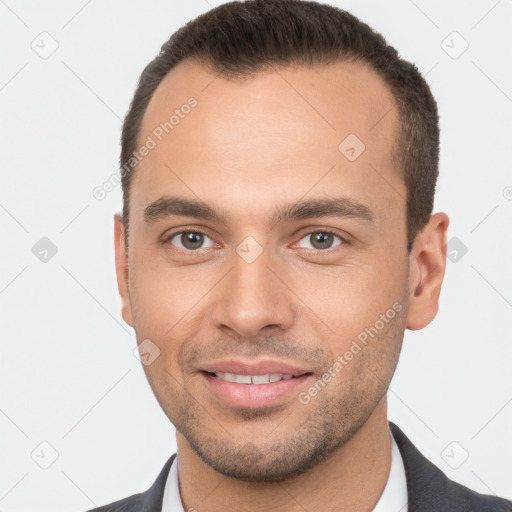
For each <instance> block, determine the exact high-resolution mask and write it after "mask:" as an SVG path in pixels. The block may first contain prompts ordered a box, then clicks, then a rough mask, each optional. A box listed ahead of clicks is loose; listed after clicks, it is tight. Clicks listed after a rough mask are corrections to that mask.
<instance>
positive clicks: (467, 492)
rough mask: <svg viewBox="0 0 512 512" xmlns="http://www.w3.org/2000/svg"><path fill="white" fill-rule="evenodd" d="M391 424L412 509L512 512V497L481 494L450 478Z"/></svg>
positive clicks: (442, 511)
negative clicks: (505, 497)
mask: <svg viewBox="0 0 512 512" xmlns="http://www.w3.org/2000/svg"><path fill="white" fill-rule="evenodd" d="M389 427H390V429H391V432H392V434H393V437H394V438H395V441H396V443H397V445H398V448H399V449H400V453H401V455H402V459H403V463H404V468H405V473H406V480H407V495H408V500H409V510H417V511H423V510H425V511H427V510H429V511H436V512H458V511H464V512H473V511H474V512H512V501H509V500H506V499H504V498H499V497H497V496H491V495H489V494H480V493H478V492H476V491H473V490H472V489H469V488H468V487H465V486H464V485H461V484H459V483H457V482H454V481H453V480H450V479H449V478H448V477H447V476H446V475H445V474H444V473H443V472H442V471H441V470H440V469H439V468H438V467H437V466H435V465H434V464H432V462H430V461H429V460H428V459H427V458H425V457H424V456H423V455H422V454H421V453H420V452H419V450H418V449H417V448H416V447H415V446H414V444H413V443H412V442H411V441H410V440H409V438H408V437H407V436H406V435H405V434H404V433H403V432H402V431H401V430H400V428H398V427H397V426H396V425H395V424H394V423H392V422H389Z"/></svg>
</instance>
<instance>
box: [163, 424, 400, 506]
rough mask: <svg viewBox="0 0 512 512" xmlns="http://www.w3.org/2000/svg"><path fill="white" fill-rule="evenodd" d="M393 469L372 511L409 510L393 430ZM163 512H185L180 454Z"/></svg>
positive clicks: (169, 476) (167, 484) (173, 470)
mask: <svg viewBox="0 0 512 512" xmlns="http://www.w3.org/2000/svg"><path fill="white" fill-rule="evenodd" d="M389 435H390V437H391V470H390V472H389V477H388V481H387V483H386V487H385V488H384V491H383V493H382V494H381V496H380V498H379V501H378V502H377V504H376V505H375V507H374V508H373V510H372V512H389V511H390V510H393V511H396V512H407V481H406V477H405V468H404V463H403V460H402V455H401V454H400V450H399V448H398V445H397V444H396V441H395V439H394V437H393V434H392V433H391V431H390V432H389ZM162 512H185V510H184V508H183V504H182V503H181V498H180V491H179V483H178V456H177V455H176V457H175V458H174V460H173V462H172V465H171V469H170V471H169V475H168V476H167V481H166V484H165V490H164V499H163V502H162Z"/></svg>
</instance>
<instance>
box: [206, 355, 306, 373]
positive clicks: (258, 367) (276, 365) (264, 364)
mask: <svg viewBox="0 0 512 512" xmlns="http://www.w3.org/2000/svg"><path fill="white" fill-rule="evenodd" d="M201 369H202V370H203V371H205V372H210V373H217V372H221V373H234V374H236V375H266V374H267V373H282V374H283V375H295V376H298V375H304V374H305V373H310V371H309V370H307V369H304V368H301V367H299V366H295V365H290V364H287V363H283V362H281V361H271V360H268V359H267V360H263V361H258V362H257V363H249V362H244V361H239V360H238V361H237V360H234V359H230V360H226V361H218V362H212V363H210V364H207V365H205V366H203V367H202V368H201Z"/></svg>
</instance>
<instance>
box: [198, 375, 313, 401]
mask: <svg viewBox="0 0 512 512" xmlns="http://www.w3.org/2000/svg"><path fill="white" fill-rule="evenodd" d="M202 375H203V377H204V378H205V380H206V382H207V383H208V385H209V387H210V389H211V390H212V391H213V392H214V393H215V394H216V395H217V396H218V397H219V398H220V399H221V400H222V401H223V402H225V403H226V404H227V405H229V406H231V407H245V408H248V409H256V408H258V407H266V406H270V405H274V404H276V403H277V402H279V400H281V399H282V398H284V397H286V396H288V395H290V394H291V393H292V392H293V391H296V390H297V388H298V387H300V386H302V385H304V383H305V382H306V381H308V380H309V379H310V378H311V377H312V375H311V374H308V375H301V376H300V377H292V378H291V379H288V380H279V381H277V382H269V383H268V384H238V383H236V382H228V381H226V380H223V379H219V378H218V377H215V375H212V374H210V373H206V372H202Z"/></svg>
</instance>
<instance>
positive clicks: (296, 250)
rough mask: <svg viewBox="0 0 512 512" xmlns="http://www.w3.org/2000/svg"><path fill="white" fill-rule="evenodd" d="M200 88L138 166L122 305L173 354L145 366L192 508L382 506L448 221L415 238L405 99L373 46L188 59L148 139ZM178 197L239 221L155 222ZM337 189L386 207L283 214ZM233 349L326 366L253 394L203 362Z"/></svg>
mask: <svg viewBox="0 0 512 512" xmlns="http://www.w3.org/2000/svg"><path fill="white" fill-rule="evenodd" d="M191 96H193V97H194V98H195V99H196V100H197V106H195V107H194V108H193V109H192V110H191V112H190V113H189V114H188V115H187V116H184V118H183V119H180V122H179V125H177V126H175V127H174V129H173V131H172V132H171V133H169V134H167V135H165V136H164V137H163V138H162V141H161V142H159V143H158V144H157V145H156V147H155V148H153V149H152V150H151V151H150V152H149V154H148V155H147V156H146V157H145V158H144V159H143V160H142V161H141V162H140V163H139V164H138V167H137V170H136V171H135V175H134V177H133V178H134V179H133V183H132V188H131V192H130V235H129V246H128V248H126V247H125V245H124V226H123V225H122V222H121V219H120V216H119V214H117V215H116V216H115V218H114V224H115V246H116V270H117V278H118V285H119V292H120V295H121V298H122V315H123V318H124V320H125V321H126V322H127V323H128V324H129V325H131V326H132V327H134V328H135V331H136V334H137V339H138V342H139V343H140V342H142V341H143V340H144V339H146V338H149V339H150V340H151V341H152V342H153V343H154V344H155V345H156V346H157V347H158V348H159V349H160V351H161V352H160V356H159V357H158V358H157V359H155V360H154V361H153V362H152V363H151V364H150V365H148V366H144V370H145V372H146V375H147V378H148V380H149V383H150V385H151V387H152V389H153V391H154V393H155V395H156V397H157V399H158V401H159V403H160V405H161V406H162V408H163V410H164V411H165V413H166V414H167V416H168V417H169V419H170V420H171V422H172V423H173V424H174V425H175V427H176V430H177V432H176V440H177V445H178V457H179V480H180V493H181V498H182V501H183V504H184V508H185V510H188V509H189V508H190V507H194V508H196V509H197V510H200V511H201V512H208V511H214V510H221V509H222V510H225V511H228V512H229V511H235V510H248V511H249V510H250V511H259V510H265V511H268V510H286V511H295V510H297V511H298V510H304V509H306V510H325V511H329V510H350V511H356V512H357V511H361V512H362V511H370V510H372V508H373V507H374V505H375V504H376V502H377V501H378V499H379V497H380V495H381V493H382V491H383V489H384V487H385V484H386V482H387V479H388V475H389V469H390V463H391V453H390V438H389V433H388V427H387V403H386V391H387V388H388V386H389V383H390V381H391V378H392V376H393V373H394V371H395V368H396V364H397V362H398V358H399V354H400V350H401V346H402V340H403V333H404V330H405V329H406V328H409V329H421V328H423V327H425V326H426V325H427V324H428V323H429V322H430V321H431V320H432V319H433V318H434V317H435V315H436V313H437V308H438V299H439V294H440V289H441V284H442V280H443V276H444V270H445V265H446V252H445V242H446V231H447V228H448V223H449V219H448V217H447V216H446V215H445V214H444V213H437V214H434V215H432V217H431V220H430V222H429V224H428V225H427V226H426V227H425V228H424V229H423V230H422V231H421V232H420V233H419V234H418V235H417V237H416V239H415V243H414V246H413V250H412V252H411V254H408V253H407V250H406V245H407V240H406V216H405V215H406V202H405V198H406V195H407V191H406V187H405V184H404V183H403V181H402V179H401V177H400V172H399V170H398V169H394V168H393V166H392V164H391V158H390V155H391V148H392V145H393V141H394V136H395V133H396V128H397V126H398V114H397V109H396V108H395V109H392V110H390V109H391V107H393V106H394V100H393V97H392V95H391V93H390V92H389V91H388V89H387V87H386V85H385V84H384V83H383V81H382V80H381V79H380V77H379V76H378V75H377V74H376V73H375V72H373V71H372V70H371V69H370V68H368V67H367V66H365V65H363V64H361V63H357V64H355V63H337V64H336V65H329V66H317V67H314V68H305V67H298V66H288V67H279V68H275V69H273V70H269V71H265V72H262V73H259V74H257V75H255V76H254V77H252V78H249V79H246V80H242V81H240V80H238V81H229V80H226V79H224V78H221V77H218V76H216V75H215V74H214V73H213V72H212V71H210V70H209V68H207V67H206V66H204V65H202V64H200V63H198V62H194V61H192V60H189V61H185V62H182V63H180V64H179V65H178V66H177V67H176V68H174V69H173V70H172V71H171V72H170V73H169V74H168V75H167V77H166V78H165V79H164V81H163V82H162V83H161V84H160V86H159V87H158V89H157V91H156V92H155V94H154V96H153V98H152V99H151V101H150V104H149V106H148V109H147V111H146V114H145V116H144V120H143V126H142V130H141V134H140V141H141V143H142V142H143V141H144V140H146V137H147V136H148V135H151V134H152V133H153V130H154V129H155V127H157V126H158V125H159V124H160V123H161V122H163V121H165V120H167V119H168V118H169V116H170V115H171V114H172V112H173V111H174V109H176V108H180V106H181V105H183V104H184V103H186V102H187V99H188V98H189V97H191ZM388 111H389V113H388V114H387V115H386V116H384V114H385V113H386V112H388ZM383 116H384V117H383ZM381 118H382V119H381ZM379 119H380V122H379V123H378V124H376V123H377V121H379ZM349 134H356V135H357V137H358V138H359V139H360V140H362V141H363V142H364V144H365V146H366V147H365V150H364V152H363V153H361V154H360V156H359V157H358V158H357V159H356V160H354V161H349V160H348V159H347V158H346V157H345V156H344V155H343V154H342V153H341V152H340V150H339V149H338V146H339V144H340V143H341V142H342V141H343V140H344V139H345V137H347V135H349ZM170 195H173V196H174V195H176V196H180V197H183V198H187V199H196V200H200V201H204V202H205V203H207V204H208V205H210V206H212V207H213V208H214V209H216V210H217V211H219V212H221V213H222V214H223V215H224V217H225V223H222V222H219V221H217V220H211V219H202V218H201V219H198V218H195V217H191V216H179V217H172V216H171V217H168V218H160V219H159V220H156V221H154V222H151V223H148V222H146V221H145V220H144V210H145V208H146V207H147V206H148V205H150V204H151V203H153V202H154V201H156V200H158V199H159V198H161V197H164V196H170ZM332 197H345V198H350V199H352V200H353V201H357V202H358V203H361V204H363V205H365V206H367V207H368V208H369V209H370V210H371V211H372V213H373V217H374V219H373V222H368V221H366V220H364V219H360V218H356V217H334V216H328V217H313V218H307V219H292V220H285V221H283V222H281V223H278V224H275V225H274V224H272V223H271V222H270V218H271V216H272V215H273V213H274V211H275V209H276V208H277V207H279V206H282V205H284V204H288V203H294V202H297V201H299V200H306V199H326V198H327V199H328V198H332ZM180 230H185V231H186V230H188V231H192V232H198V231H199V232H202V233H204V234H205V235H206V236H205V237H204V239H203V243H202V245H201V239H200V240H199V243H198V245H197V247H201V248H200V249H198V250H197V249H196V250H190V247H192V248H193V246H191V245H188V246H185V245H183V244H184V243H185V244H186V240H185V241H183V238H182V237H181V236H180V235H178V236H173V237H172V238H171V235H173V234H176V233H179V232H180ZM325 230H328V231H333V232H335V236H334V237H332V239H330V238H329V239H328V240H327V243H326V245H325V247H326V248H322V247H320V249H318V247H319V246H318V244H317V245H314V244H315V239H314V235H315V234H316V233H318V232H323V231H325ZM248 236H250V237H252V238H253V239H254V240H256V241H257V243H258V244H259V246H260V247H261V248H262V252H261V254H260V255H259V256H258V257H257V258H256V259H255V260H254V261H253V262H251V263H248V262H247V261H246V260H244V258H242V257H241V256H240V255H239V253H237V251H236V249H237V247H238V246H239V244H240V243H241V242H242V241H243V240H244V239H246V237H248ZM338 237H340V238H338ZM164 240H166V241H164ZM343 240H345V241H343ZM180 242H181V243H180ZM186 247H189V249H187V248H186ZM315 248H317V249H316V250H315ZM126 249H127V251H126ZM251 250H254V249H251ZM187 251H188V252H187ZM126 252H127V254H126ZM393 304H399V306H400V311H399V312H397V313H396V315H394V318H393V319H392V320H389V321H388V322H387V323H385V324H384V327H383V328H381V329H380V330H379V331H378V334H377V335H376V336H374V337H369V338H368V339H369V341H368V343H367V345H365V346H362V349H361V350H360V351H359V352H358V353H357V354H356V355H354V357H353V358H352V359H351V360H350V361H349V362H348V363H347V364H346V365H345V366H344V367H343V369H342V370H341V371H339V372H337V373H335V377H333V378H332V379H331V380H330V381H329V382H328V384H327V385H326V386H325V387H323V388H322V389H321V391H319V392H318V394H316V396H314V397H312V398H311V400H310V401H309V402H308V403H307V404H304V403H301V402H300V401H299V399H298V394H299V392H304V391H307V390H308V389H309V388H310V387H311V386H312V385H313V384H314V383H315V381H317V380H318V379H321V378H322V375H323V374H325V372H328V370H329V368H332V366H333V363H334V362H335V361H336V360H337V358H338V356H343V354H345V352H346V351H347V350H349V348H350V346H351V343H352V342H353V340H355V339H357V336H358V335H359V334H360V333H361V332H362V331H364V329H365V328H368V327H369V326H374V325H375V324H376V321H377V320H379V318H381V317H380V315H381V314H385V313H386V311H388V310H389V309H390V308H392V306H393ZM360 345H361V344H360ZM228 358H230V359H240V360H243V361H248V362H250V361H252V362H257V361H261V360H264V359H275V360H279V361H282V362H287V363H289V364H292V365H295V366H299V367H301V368H305V369H307V370H308V371H310V372H312V375H311V377H310V378H308V379H307V382H305V383H304V384H302V385H301V386H300V389H298V390H297V391H296V392H295V391H294V392H293V393H290V395H287V396H285V397H284V398H282V399H281V400H280V401H279V402H278V403H277V404H274V405H272V406H269V407H259V408H252V409H248V408H239V407H237V408H235V407H231V406H228V405H226V404H225V403H224V402H223V401H222V400H220V399H218V398H217V397H216V396H215V395H214V394H213V393H212V392H211V391H210V389H209V388H208V386H207V385H206V384H205V381H204V378H203V375H202V373H201V371H200V368H201V367H203V366H204V365H206V364H208V363H211V362H213V361H220V360H223V359H228Z"/></svg>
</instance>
